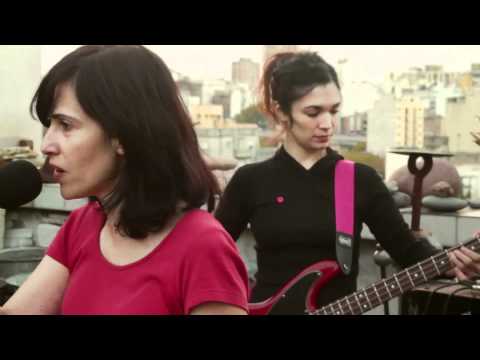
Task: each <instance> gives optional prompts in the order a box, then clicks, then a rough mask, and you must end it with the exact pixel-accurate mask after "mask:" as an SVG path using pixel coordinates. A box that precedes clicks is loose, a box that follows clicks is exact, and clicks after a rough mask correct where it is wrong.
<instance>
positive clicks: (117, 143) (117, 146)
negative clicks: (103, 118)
mask: <svg viewBox="0 0 480 360" xmlns="http://www.w3.org/2000/svg"><path fill="white" fill-rule="evenodd" d="M112 145H113V148H114V149H115V152H116V153H117V155H120V156H123V155H125V150H124V149H123V146H122V144H120V141H118V139H113V140H112Z"/></svg>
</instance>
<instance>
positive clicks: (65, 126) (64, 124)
mask: <svg viewBox="0 0 480 360" xmlns="http://www.w3.org/2000/svg"><path fill="white" fill-rule="evenodd" d="M60 126H61V127H62V128H63V129H64V130H70V129H71V127H72V124H70V122H68V121H63V120H62V121H60Z"/></svg>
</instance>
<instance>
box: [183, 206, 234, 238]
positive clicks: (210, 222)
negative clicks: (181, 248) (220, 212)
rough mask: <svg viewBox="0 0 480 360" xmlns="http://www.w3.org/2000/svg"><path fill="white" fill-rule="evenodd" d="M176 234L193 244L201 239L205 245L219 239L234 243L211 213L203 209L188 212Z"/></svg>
mask: <svg viewBox="0 0 480 360" xmlns="http://www.w3.org/2000/svg"><path fill="white" fill-rule="evenodd" d="M176 232H177V234H178V235H179V236H182V237H184V238H186V239H190V240H191V241H193V242H198V240H199V239H200V240H201V242H203V243H204V242H209V241H211V240H212V239H218V238H224V239H227V240H231V241H232V242H233V240H232V239H231V238H230V236H229V235H228V233H227V231H226V230H225V229H224V227H223V226H222V225H221V224H220V222H218V220H217V219H215V217H214V216H213V215H212V214H211V213H209V212H207V211H205V210H202V209H192V210H188V211H187V212H186V213H185V214H184V216H183V219H182V220H181V221H180V222H179V223H178V224H177V229H176ZM215 241H216V240H215Z"/></svg>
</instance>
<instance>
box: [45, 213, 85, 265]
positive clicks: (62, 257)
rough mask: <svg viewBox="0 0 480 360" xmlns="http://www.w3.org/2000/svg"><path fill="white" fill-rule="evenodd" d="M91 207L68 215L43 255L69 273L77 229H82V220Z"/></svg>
mask: <svg viewBox="0 0 480 360" xmlns="http://www.w3.org/2000/svg"><path fill="white" fill-rule="evenodd" d="M92 206H93V205H92V204H89V205H86V206H84V207H82V208H80V209H77V210H74V211H73V212H72V213H70V215H69V216H68V218H67V220H66V221H65V223H64V224H63V225H62V227H61V228H60V230H59V231H58V233H57V235H56V236H55V238H54V239H53V241H52V243H51V244H50V246H49V247H48V248H47V251H46V253H45V254H46V255H48V256H50V257H51V258H52V259H54V260H56V261H58V262H59V263H60V264H62V265H64V266H65V267H66V268H68V270H69V271H71V269H72V259H73V258H74V253H73V252H74V251H75V249H74V248H73V246H74V245H75V241H74V237H75V235H76V233H77V232H78V229H79V228H82V226H81V225H82V222H83V220H84V218H85V217H86V216H87V214H89V213H91V209H92ZM84 225H85V224H84Z"/></svg>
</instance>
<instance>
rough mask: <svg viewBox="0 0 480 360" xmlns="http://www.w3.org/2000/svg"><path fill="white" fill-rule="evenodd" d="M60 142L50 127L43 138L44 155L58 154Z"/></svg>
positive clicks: (42, 148) (42, 149)
mask: <svg viewBox="0 0 480 360" xmlns="http://www.w3.org/2000/svg"><path fill="white" fill-rule="evenodd" d="M58 150H59V147H58V143H57V142H56V140H55V136H54V134H53V132H52V131H51V129H50V128H49V129H48V130H47V132H46V134H45V136H44V138H43V142H42V147H41V151H42V153H43V154H44V155H47V156H51V155H55V154H58Z"/></svg>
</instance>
